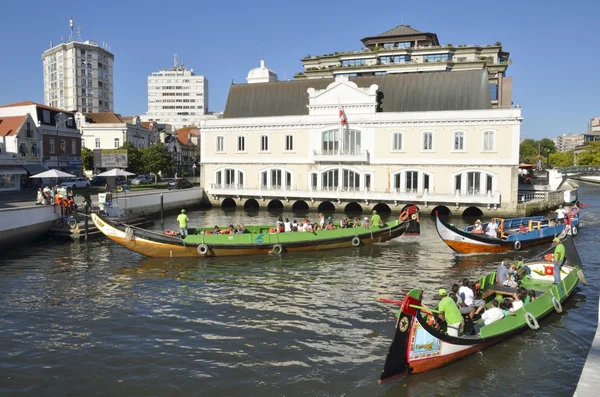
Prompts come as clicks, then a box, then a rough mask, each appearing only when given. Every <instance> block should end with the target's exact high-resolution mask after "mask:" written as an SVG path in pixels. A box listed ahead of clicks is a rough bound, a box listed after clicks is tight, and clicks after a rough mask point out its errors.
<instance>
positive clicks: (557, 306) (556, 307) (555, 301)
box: [552, 296, 562, 313]
mask: <svg viewBox="0 0 600 397" xmlns="http://www.w3.org/2000/svg"><path fill="white" fill-rule="evenodd" d="M552 306H554V310H556V312H557V313H562V305H561V304H560V301H559V300H558V299H556V297H555V296H553V297H552Z"/></svg>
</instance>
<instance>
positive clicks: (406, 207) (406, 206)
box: [400, 204, 421, 213]
mask: <svg viewBox="0 0 600 397" xmlns="http://www.w3.org/2000/svg"><path fill="white" fill-rule="evenodd" d="M412 206H415V207H417V211H419V212H420V211H421V208H419V206H418V205H415V204H406V205H405V206H404V207H402V209H401V210H400V213H403V212H404V210H405V209H408V208H409V207H412Z"/></svg>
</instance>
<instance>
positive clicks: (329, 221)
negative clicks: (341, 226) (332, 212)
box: [325, 217, 335, 230]
mask: <svg viewBox="0 0 600 397" xmlns="http://www.w3.org/2000/svg"><path fill="white" fill-rule="evenodd" d="M333 229H335V225H334V224H333V219H331V217H329V219H327V224H326V225H325V230H333Z"/></svg>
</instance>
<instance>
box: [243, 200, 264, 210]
mask: <svg viewBox="0 0 600 397" xmlns="http://www.w3.org/2000/svg"><path fill="white" fill-rule="evenodd" d="M259 208H260V204H258V201H256V200H255V199H253V198H251V199H248V200H246V202H245V203H244V209H245V210H257V209H259Z"/></svg>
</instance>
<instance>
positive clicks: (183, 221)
mask: <svg viewBox="0 0 600 397" xmlns="http://www.w3.org/2000/svg"><path fill="white" fill-rule="evenodd" d="M177 222H179V234H181V238H185V237H186V236H187V235H188V231H187V229H188V223H189V222H190V218H188V216H187V215H186V213H185V210H181V214H179V216H178V217H177Z"/></svg>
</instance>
